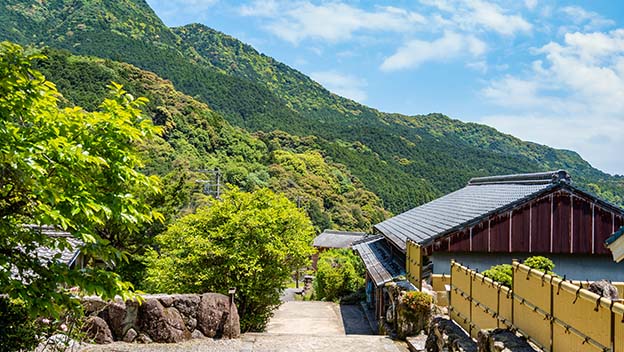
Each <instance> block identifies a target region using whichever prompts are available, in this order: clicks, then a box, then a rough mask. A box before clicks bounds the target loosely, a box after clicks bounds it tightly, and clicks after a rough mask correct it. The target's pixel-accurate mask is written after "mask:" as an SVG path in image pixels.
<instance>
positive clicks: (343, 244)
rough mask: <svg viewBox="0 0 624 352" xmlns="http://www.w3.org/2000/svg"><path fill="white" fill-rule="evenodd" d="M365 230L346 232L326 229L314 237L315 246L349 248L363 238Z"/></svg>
mask: <svg viewBox="0 0 624 352" xmlns="http://www.w3.org/2000/svg"><path fill="white" fill-rule="evenodd" d="M365 236H366V234H365V233H364V232H346V231H336V230H325V231H323V233H321V234H320V235H318V236H316V238H315V239H314V243H313V246H314V247H322V248H349V247H351V245H352V244H353V243H354V242H356V241H359V240H361V239H363V238H364V237H365Z"/></svg>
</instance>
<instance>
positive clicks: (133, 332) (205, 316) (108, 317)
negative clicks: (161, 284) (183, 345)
mask: <svg viewBox="0 0 624 352" xmlns="http://www.w3.org/2000/svg"><path fill="white" fill-rule="evenodd" d="M142 297H143V300H144V301H143V303H142V304H139V303H138V302H137V301H125V302H124V301H123V300H115V301H112V302H104V301H102V300H101V299H100V298H98V297H85V298H84V299H83V301H82V303H83V307H84V310H85V315H86V321H85V325H84V328H83V330H84V331H85V332H86V334H87V337H89V338H91V339H93V341H94V342H95V343H100V344H105V343H111V342H113V341H125V342H138V343H150V342H180V341H184V340H188V339H191V338H204V337H212V338H238V337H239V336H240V321H239V317H238V310H237V309H236V305H235V304H233V303H232V304H231V305H230V298H229V297H228V296H225V295H222V294H219V293H205V294H202V295H197V294H177V295H145V296H142Z"/></svg>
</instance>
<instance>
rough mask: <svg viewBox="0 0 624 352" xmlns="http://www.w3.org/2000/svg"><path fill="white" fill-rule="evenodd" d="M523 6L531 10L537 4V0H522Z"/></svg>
mask: <svg viewBox="0 0 624 352" xmlns="http://www.w3.org/2000/svg"><path fill="white" fill-rule="evenodd" d="M524 6H526V8H527V9H529V10H533V9H535V7H536V6H537V0H524Z"/></svg>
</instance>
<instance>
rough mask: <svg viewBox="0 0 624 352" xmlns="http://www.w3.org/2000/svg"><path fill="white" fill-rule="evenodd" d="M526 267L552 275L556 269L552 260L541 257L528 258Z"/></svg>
mask: <svg viewBox="0 0 624 352" xmlns="http://www.w3.org/2000/svg"><path fill="white" fill-rule="evenodd" d="M524 265H526V266H528V267H529V268H533V269H536V270H539V271H543V272H545V273H548V274H551V273H552V272H553V269H555V263H553V261H552V260H550V259H548V258H546V257H542V256H539V255H538V256H535V257H530V258H527V260H525V261H524Z"/></svg>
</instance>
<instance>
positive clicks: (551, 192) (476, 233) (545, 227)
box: [374, 170, 624, 287]
mask: <svg viewBox="0 0 624 352" xmlns="http://www.w3.org/2000/svg"><path fill="white" fill-rule="evenodd" d="M622 225H624V213H623V211H622V209H620V208H619V207H617V206H615V205H613V204H610V203H608V202H606V201H604V200H601V199H600V198H598V197H596V196H595V195H592V194H590V193H588V192H586V191H583V190H581V189H579V188H577V187H575V186H574V185H573V184H572V181H571V178H570V175H569V174H568V173H567V172H566V171H563V170H559V171H553V172H543V173H533V174H520V175H504V176H492V177H480V178H473V179H471V180H470V181H469V182H468V184H467V185H466V187H464V188H462V189H459V190H457V191H455V192H452V193H450V194H447V195H445V196H443V197H440V198H438V199H435V200H433V201H431V202H429V203H426V204H424V205H421V206H419V207H416V208H414V209H411V210H408V211H406V212H404V213H402V214H399V215H397V216H395V217H393V218H390V219H388V220H386V221H383V222H381V223H379V224H377V225H375V227H374V230H375V233H376V234H379V235H382V236H383V237H384V238H385V240H386V242H387V244H388V246H390V247H391V248H392V252H393V253H396V255H397V256H399V257H400V258H401V259H402V260H404V261H405V263H406V275H407V277H408V279H409V281H410V282H412V283H413V284H414V285H416V286H418V287H419V286H420V283H421V280H422V279H426V278H427V277H428V275H429V274H430V273H438V274H444V273H446V274H448V273H449V272H450V260H451V259H456V260H457V261H459V262H461V263H462V264H464V265H468V266H470V267H471V268H475V269H478V270H486V269H488V268H489V267H490V266H492V265H496V264H501V263H511V260H512V259H525V258H527V257H529V256H532V255H544V256H547V257H549V258H551V259H552V260H553V261H554V262H555V265H556V267H555V271H556V272H557V273H558V274H560V275H566V276H567V277H568V278H573V279H579V280H598V279H609V280H613V281H624V264H617V263H614V262H613V260H612V259H611V256H610V254H611V252H610V251H609V249H608V248H606V246H605V241H606V240H607V238H608V237H609V236H611V235H612V234H613V233H614V232H615V230H616V229H618V228H620V226H622Z"/></svg>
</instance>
